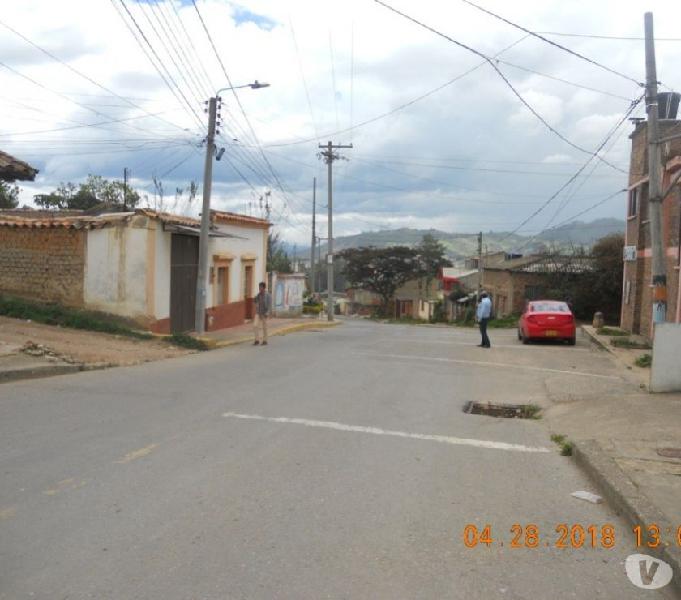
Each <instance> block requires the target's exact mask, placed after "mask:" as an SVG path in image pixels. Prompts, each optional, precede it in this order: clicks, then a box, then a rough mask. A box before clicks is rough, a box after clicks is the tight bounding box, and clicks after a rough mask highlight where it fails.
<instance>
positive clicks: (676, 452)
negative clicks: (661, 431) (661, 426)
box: [657, 448, 681, 459]
mask: <svg viewBox="0 0 681 600" xmlns="http://www.w3.org/2000/svg"><path fill="white" fill-rule="evenodd" d="M657 453H658V454H659V455H660V456H664V457H665V458H679V459H681V448H658V449H657Z"/></svg>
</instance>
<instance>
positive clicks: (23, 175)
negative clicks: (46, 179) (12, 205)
mask: <svg viewBox="0 0 681 600" xmlns="http://www.w3.org/2000/svg"><path fill="white" fill-rule="evenodd" d="M37 172H38V169H34V168H33V167H32V166H31V165H29V164H28V163H25V162H24V161H23V160H19V159H17V158H14V157H13V156H10V155H9V154H7V153H6V152H3V151H2V150H0V180H2V181H17V180H19V181H33V180H34V179H35V176H36V173H37Z"/></svg>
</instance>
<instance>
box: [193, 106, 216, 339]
mask: <svg viewBox="0 0 681 600" xmlns="http://www.w3.org/2000/svg"><path fill="white" fill-rule="evenodd" d="M216 115H217V98H215V97H213V98H211V99H210V100H209V101H208V135H207V136H206V163H205V166H204V170H203V205H202V208H201V235H200V237H199V268H198V273H197V276H196V304H195V312H194V328H195V329H196V333H198V334H199V335H201V334H203V333H204V332H205V330H206V323H205V314H206V288H207V279H208V232H209V228H210V193H211V188H212V186H213V154H214V152H215V121H216Z"/></svg>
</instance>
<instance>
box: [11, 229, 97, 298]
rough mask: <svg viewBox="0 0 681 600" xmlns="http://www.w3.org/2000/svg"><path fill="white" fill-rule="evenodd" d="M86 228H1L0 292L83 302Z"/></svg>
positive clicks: (25, 296)
mask: <svg viewBox="0 0 681 600" xmlns="http://www.w3.org/2000/svg"><path fill="white" fill-rule="evenodd" d="M85 235H86V234H85V231H82V230H73V229H15V228H11V227H0V292H3V293H7V294H11V295H14V296H20V297H22V298H26V299H30V300H40V301H44V302H59V303H60V304H64V305H67V306H82V305H83V284H84V274H85V243H86V241H85Z"/></svg>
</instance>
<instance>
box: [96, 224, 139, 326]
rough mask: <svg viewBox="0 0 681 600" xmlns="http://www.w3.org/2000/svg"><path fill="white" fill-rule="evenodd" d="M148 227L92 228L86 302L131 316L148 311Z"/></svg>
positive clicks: (104, 309)
mask: <svg viewBox="0 0 681 600" xmlns="http://www.w3.org/2000/svg"><path fill="white" fill-rule="evenodd" d="M147 236H148V231H147V229H146V228H133V227H130V226H126V225H123V224H121V225H114V226H112V227H105V228H102V229H90V230H89V231H88V233H87V247H86V253H85V285H84V301H85V305H86V306H87V307H88V308H90V309H93V310H100V311H103V312H108V313H112V314H115V315H121V316H126V317H131V318H140V317H147V316H152V315H149V312H148V310H147V293H146V289H147Z"/></svg>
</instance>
